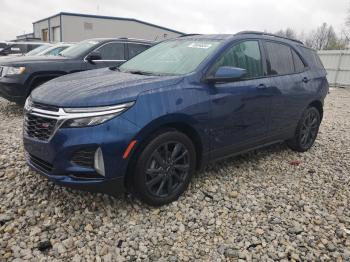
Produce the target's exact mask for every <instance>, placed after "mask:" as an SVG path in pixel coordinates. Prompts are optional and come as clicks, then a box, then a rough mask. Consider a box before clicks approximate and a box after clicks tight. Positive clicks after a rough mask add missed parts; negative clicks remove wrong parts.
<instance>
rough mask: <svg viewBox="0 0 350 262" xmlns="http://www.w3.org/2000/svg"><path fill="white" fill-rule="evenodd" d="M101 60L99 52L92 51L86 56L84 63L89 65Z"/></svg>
mask: <svg viewBox="0 0 350 262" xmlns="http://www.w3.org/2000/svg"><path fill="white" fill-rule="evenodd" d="M101 59H102V55H101V53H100V52H98V51H92V52H91V53H90V54H88V56H87V57H86V58H85V60H86V61H88V62H89V63H92V64H93V63H94V61H95V60H101Z"/></svg>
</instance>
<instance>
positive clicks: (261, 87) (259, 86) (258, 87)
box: [256, 84, 267, 89]
mask: <svg viewBox="0 0 350 262" xmlns="http://www.w3.org/2000/svg"><path fill="white" fill-rule="evenodd" d="M256 88H257V89H267V86H266V85H265V84H260V85H258V86H257V87H256Z"/></svg>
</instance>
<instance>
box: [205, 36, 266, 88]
mask: <svg viewBox="0 0 350 262" xmlns="http://www.w3.org/2000/svg"><path fill="white" fill-rule="evenodd" d="M249 41H255V42H257V43H258V46H259V51H260V57H261V67H262V69H263V75H262V76H258V77H251V78H244V79H242V80H240V81H249V80H255V79H261V78H265V77H267V75H265V66H264V61H263V59H264V56H265V54H264V53H263V50H262V49H261V48H262V46H261V43H260V41H261V39H258V38H246V39H241V40H239V41H235V42H233V43H232V44H231V45H229V46H228V47H227V48H226V49H225V50H223V51H222V53H221V54H220V55H219V56H218V57H217V58H216V59H215V61H214V62H212V64H211V65H210V66H209V68H208V69H207V71H206V73H205V74H204V76H205V78H206V77H208V76H209V74H210V73H211V71H212V69H213V67H214V66H215V63H216V62H217V61H219V60H220V59H221V58H222V57H223V56H224V55H225V54H226V53H227V52H228V51H229V50H230V49H231V48H233V47H234V46H236V45H239V44H241V43H243V42H249ZM266 69H267V68H266ZM266 72H267V71H266Z"/></svg>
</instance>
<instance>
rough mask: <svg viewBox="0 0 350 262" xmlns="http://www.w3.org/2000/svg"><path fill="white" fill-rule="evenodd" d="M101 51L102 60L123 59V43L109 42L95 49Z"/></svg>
mask: <svg viewBox="0 0 350 262" xmlns="http://www.w3.org/2000/svg"><path fill="white" fill-rule="evenodd" d="M97 51H99V52H100V53H101V56H102V60H124V59H125V58H124V44H123V43H109V44H105V45H103V46H101V47H100V48H99V49H97Z"/></svg>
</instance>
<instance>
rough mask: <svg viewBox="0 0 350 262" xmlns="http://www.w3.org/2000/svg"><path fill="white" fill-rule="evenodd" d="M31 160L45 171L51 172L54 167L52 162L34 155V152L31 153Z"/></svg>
mask: <svg viewBox="0 0 350 262" xmlns="http://www.w3.org/2000/svg"><path fill="white" fill-rule="evenodd" d="M28 156H29V160H30V162H31V163H32V164H33V166H35V167H36V168H38V169H40V170H42V171H44V172H45V173H50V172H51V171H52V169H53V166H52V164H50V163H48V162H46V161H44V160H42V159H40V158H38V157H36V156H33V155H32V154H29V155H28Z"/></svg>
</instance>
